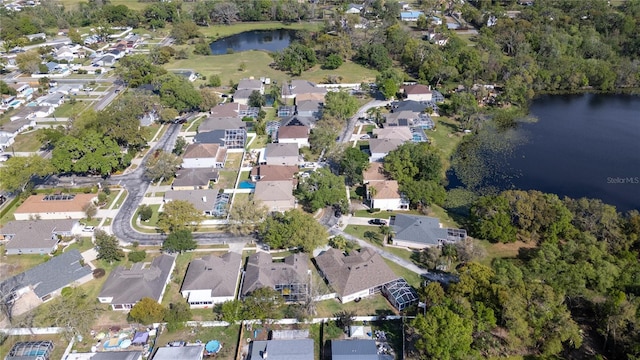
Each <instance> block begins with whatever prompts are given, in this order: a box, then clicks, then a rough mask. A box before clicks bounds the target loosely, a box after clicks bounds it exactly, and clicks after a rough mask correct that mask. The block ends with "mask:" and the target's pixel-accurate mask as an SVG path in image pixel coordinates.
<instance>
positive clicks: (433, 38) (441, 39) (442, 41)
mask: <svg viewBox="0 0 640 360" xmlns="http://www.w3.org/2000/svg"><path fill="white" fill-rule="evenodd" d="M427 38H428V39H429V41H430V42H432V43H433V44H436V45H438V46H445V45H447V43H448V42H449V38H448V37H447V36H445V35H443V34H439V33H435V32H429V34H428V35H427Z"/></svg>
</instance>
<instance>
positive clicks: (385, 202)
mask: <svg viewBox="0 0 640 360" xmlns="http://www.w3.org/2000/svg"><path fill="white" fill-rule="evenodd" d="M365 186H366V189H367V200H369V204H370V206H371V208H372V209H380V210H387V211H393V210H408V209H409V200H407V199H406V198H405V197H404V196H402V194H401V193H400V190H399V186H398V182H397V181H395V180H383V181H371V182H369V183H368V184H366V185H365Z"/></svg>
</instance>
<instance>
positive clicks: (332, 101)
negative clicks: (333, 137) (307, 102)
mask: <svg viewBox="0 0 640 360" xmlns="http://www.w3.org/2000/svg"><path fill="white" fill-rule="evenodd" d="M358 107H359V104H358V100H357V99H356V98H355V97H353V96H352V95H351V94H349V93H348V92H346V91H331V92H329V93H327V95H326V96H325V100H324V108H323V110H322V115H323V116H330V117H335V118H336V119H338V120H340V121H341V122H342V121H346V120H348V119H349V118H350V117H352V116H353V115H354V114H355V113H356V111H358Z"/></svg>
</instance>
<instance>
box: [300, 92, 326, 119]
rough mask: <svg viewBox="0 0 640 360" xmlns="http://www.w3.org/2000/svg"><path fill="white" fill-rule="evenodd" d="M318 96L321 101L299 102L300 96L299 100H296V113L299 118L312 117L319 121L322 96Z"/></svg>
mask: <svg viewBox="0 0 640 360" xmlns="http://www.w3.org/2000/svg"><path fill="white" fill-rule="evenodd" d="M318 95H320V94H318ZM320 96H321V97H322V99H308V100H301V99H300V97H302V95H300V96H299V98H297V99H296V113H297V114H298V115H300V116H306V117H312V118H314V119H316V120H317V119H320V118H321V117H322V108H323V106H324V96H323V95H320Z"/></svg>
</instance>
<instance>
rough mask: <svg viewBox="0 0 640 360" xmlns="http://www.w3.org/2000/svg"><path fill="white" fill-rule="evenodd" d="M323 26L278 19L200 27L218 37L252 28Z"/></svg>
mask: <svg viewBox="0 0 640 360" xmlns="http://www.w3.org/2000/svg"><path fill="white" fill-rule="evenodd" d="M321 26H322V23H317V22H313V23H312V22H299V23H292V24H284V23H281V22H277V21H262V22H239V23H235V24H231V25H212V26H209V27H200V32H201V33H202V34H203V35H204V36H206V37H209V38H213V39H218V38H222V37H225V36H230V35H234V34H239V33H241V32H245V31H252V30H276V29H291V30H309V31H318V30H319V29H320V27H321Z"/></svg>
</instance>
